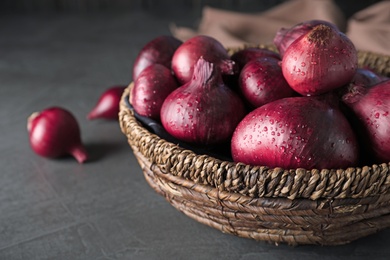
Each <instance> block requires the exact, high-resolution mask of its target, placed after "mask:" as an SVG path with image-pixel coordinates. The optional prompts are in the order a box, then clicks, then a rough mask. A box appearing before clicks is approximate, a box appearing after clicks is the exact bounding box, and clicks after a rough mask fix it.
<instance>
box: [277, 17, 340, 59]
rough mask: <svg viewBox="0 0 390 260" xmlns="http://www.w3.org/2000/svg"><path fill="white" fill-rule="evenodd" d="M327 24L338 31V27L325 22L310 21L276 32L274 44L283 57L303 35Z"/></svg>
mask: <svg viewBox="0 0 390 260" xmlns="http://www.w3.org/2000/svg"><path fill="white" fill-rule="evenodd" d="M320 24H325V25H327V26H330V27H333V28H334V29H336V30H338V28H337V26H336V25H334V24H332V23H330V22H327V21H323V20H308V21H304V22H301V23H298V24H296V25H294V26H293V27H291V28H281V29H279V30H278V31H277V32H276V35H275V38H274V44H275V46H276V48H277V49H278V51H279V53H280V55H281V56H282V57H283V55H284V53H285V52H286V50H287V48H288V47H289V46H290V45H291V43H293V42H294V41H295V40H296V39H298V38H299V37H301V36H302V35H304V34H306V33H308V32H310V31H311V30H312V29H313V28H314V27H315V26H317V25H320Z"/></svg>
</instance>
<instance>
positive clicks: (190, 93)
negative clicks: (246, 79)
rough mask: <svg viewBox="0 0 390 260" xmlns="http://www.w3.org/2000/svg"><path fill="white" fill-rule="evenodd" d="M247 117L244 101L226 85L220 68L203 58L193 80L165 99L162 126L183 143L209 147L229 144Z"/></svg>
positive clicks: (196, 67)
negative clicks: (238, 126) (240, 123)
mask: <svg viewBox="0 0 390 260" xmlns="http://www.w3.org/2000/svg"><path fill="white" fill-rule="evenodd" d="M245 113H246V112H245V109H244V104H243V102H242V100H241V99H240V98H239V97H238V96H237V95H236V94H235V93H234V92H233V91H232V90H231V89H229V88H228V87H227V86H226V85H224V83H223V81H222V77H221V74H220V71H219V70H218V68H217V67H216V65H215V64H213V63H209V62H207V61H205V60H204V59H203V58H200V59H199V60H198V62H197V63H196V65H195V69H194V74H193V77H192V80H191V81H189V82H188V83H186V84H184V85H183V86H181V87H179V88H178V89H176V90H174V91H173V92H172V93H171V94H170V95H169V96H168V97H167V98H166V99H165V101H164V103H163V106H162V108H161V122H162V124H163V126H164V128H165V129H166V130H167V132H168V133H170V134H171V135H172V136H174V137H175V138H177V139H179V140H182V141H185V142H189V143H194V144H199V145H209V144H217V143H223V142H225V141H228V140H229V139H230V137H231V135H232V134H233V131H234V129H235V127H236V126H237V124H238V123H239V122H240V120H241V119H242V118H243V117H244V115H245Z"/></svg>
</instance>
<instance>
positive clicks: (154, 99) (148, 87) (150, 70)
mask: <svg viewBox="0 0 390 260" xmlns="http://www.w3.org/2000/svg"><path fill="white" fill-rule="evenodd" d="M176 88H178V84H177V81H176V79H175V78H174V76H173V75H172V73H171V71H170V70H169V69H167V68H166V67H164V66H163V65H160V64H154V65H151V66H149V67H147V68H146V69H144V70H143V71H142V72H141V74H140V75H139V76H138V78H137V80H136V81H135V82H134V86H133V88H132V90H131V95H130V100H129V101H130V103H131V104H132V105H133V107H134V109H135V111H136V112H137V113H138V114H140V115H142V116H146V117H149V118H153V119H156V120H158V119H160V110H161V106H162V104H163V102H164V100H165V98H166V97H167V96H168V95H169V94H170V93H171V92H172V91H173V90H175V89H176Z"/></svg>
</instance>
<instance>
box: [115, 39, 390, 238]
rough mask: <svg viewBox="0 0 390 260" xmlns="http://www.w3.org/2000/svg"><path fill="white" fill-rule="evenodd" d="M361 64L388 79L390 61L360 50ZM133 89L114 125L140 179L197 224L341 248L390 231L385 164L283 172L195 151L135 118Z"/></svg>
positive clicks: (389, 184)
mask: <svg viewBox="0 0 390 260" xmlns="http://www.w3.org/2000/svg"><path fill="white" fill-rule="evenodd" d="M259 47H264V46H259ZM359 66H360V67H370V68H374V69H375V70H376V71H377V72H379V73H381V74H382V75H387V76H388V75H389V74H390V71H389V70H390V57H388V56H381V55H377V54H373V53H367V52H359ZM131 87H132V84H130V85H129V87H128V88H127V89H126V90H125V92H124V93H123V97H122V101H121V103H120V113H119V123H120V126H121V129H122V132H123V133H124V134H125V135H126V137H127V139H128V143H129V144H130V146H131V148H132V150H133V152H134V155H135V157H136V158H137V160H138V162H139V164H140V166H141V168H142V171H143V173H144V176H145V178H146V181H147V182H148V183H149V185H150V186H151V187H152V188H153V189H154V190H155V191H156V192H157V193H159V194H160V195H162V196H164V197H165V198H166V199H167V200H168V201H169V203H171V205H173V206H174V207H175V208H176V209H178V210H179V211H181V212H183V213H185V214H186V215H187V216H189V217H191V218H193V219H195V220H197V221H198V222H200V223H203V224H206V225H208V226H211V227H213V228H216V229H218V230H220V231H222V232H224V233H229V234H233V235H236V236H239V237H245V238H251V239H255V240H260V241H268V242H271V243H275V244H278V243H287V244H289V245H304V244H318V245H340V244H346V243H349V242H351V241H354V240H356V239H359V238H361V237H365V236H368V235H371V234H373V233H376V232H378V231H380V230H383V229H385V228H388V227H390V172H389V163H383V164H377V165H370V166H363V167H356V168H352V167H351V168H347V169H313V170H305V169H292V170H291V169H290V170H287V169H282V168H268V167H265V166H249V165H245V164H242V163H234V162H230V161H224V160H222V159H217V158H215V157H212V156H210V155H205V154H200V153H195V152H194V151H192V150H190V149H185V148H182V147H181V146H179V145H177V144H175V143H173V142H168V141H166V140H165V139H162V138H160V137H159V136H158V135H156V134H154V133H152V132H150V131H149V130H148V129H147V128H145V127H144V126H143V125H142V124H141V123H140V122H139V121H138V120H137V119H136V117H135V116H134V113H133V111H132V110H131V109H130V108H129V106H128V104H127V103H126V101H125V100H126V99H128V95H129V91H130V88H131Z"/></svg>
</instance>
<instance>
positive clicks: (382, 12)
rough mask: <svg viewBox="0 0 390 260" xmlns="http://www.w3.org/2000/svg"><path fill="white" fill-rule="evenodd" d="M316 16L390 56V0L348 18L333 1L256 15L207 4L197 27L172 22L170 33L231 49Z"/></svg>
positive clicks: (306, 1) (304, 2)
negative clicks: (201, 37) (211, 39)
mask: <svg viewBox="0 0 390 260" xmlns="http://www.w3.org/2000/svg"><path fill="white" fill-rule="evenodd" d="M313 19H318V20H325V21H328V22H331V23H333V24H335V25H336V26H337V27H338V28H339V29H340V30H341V31H343V32H345V33H346V34H347V35H348V36H349V37H350V38H351V40H352V41H353V42H354V44H355V46H356V47H357V48H358V49H359V50H366V51H372V52H377V53H381V54H385V55H390V26H389V25H390V1H382V2H379V3H377V4H375V5H373V6H370V7H368V8H366V9H364V10H362V11H360V12H358V13H356V14H355V15H353V16H352V17H351V18H350V19H349V20H348V21H346V18H345V16H344V14H343V12H342V11H341V9H340V8H339V7H338V6H337V5H336V4H335V3H334V1H333V0H290V1H286V2H284V3H282V4H280V5H277V6H275V7H273V8H271V9H269V10H266V11H264V12H259V13H255V14H249V13H240V12H234V11H227V10H222V9H216V8H212V7H208V6H206V7H204V8H203V11H202V19H201V21H200V23H199V26H198V28H197V29H196V30H193V29H190V28H185V27H177V26H175V25H173V26H171V32H172V34H173V35H174V36H175V37H176V38H178V39H180V40H182V41H185V40H187V39H189V38H191V37H193V36H195V35H200V34H202V35H208V36H212V37H214V38H215V39H217V40H218V41H220V42H221V43H222V44H223V45H224V46H225V47H227V48H229V47H239V46H242V45H243V44H258V43H264V44H270V43H272V42H273V38H274V37H275V34H276V32H277V31H278V30H279V29H280V28H290V27H292V26H293V25H295V24H297V23H299V22H303V21H307V20H313Z"/></svg>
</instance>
